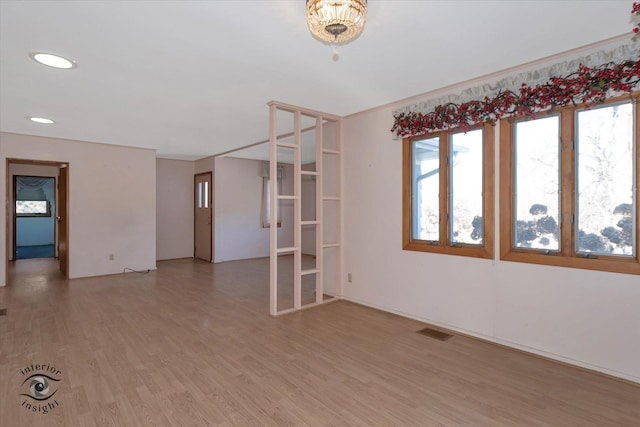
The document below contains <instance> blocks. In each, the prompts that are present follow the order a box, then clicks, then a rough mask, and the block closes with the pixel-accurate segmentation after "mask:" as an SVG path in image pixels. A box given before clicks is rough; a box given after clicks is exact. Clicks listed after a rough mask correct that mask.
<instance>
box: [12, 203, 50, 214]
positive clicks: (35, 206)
mask: <svg viewBox="0 0 640 427" xmlns="http://www.w3.org/2000/svg"><path fill="white" fill-rule="evenodd" d="M16 214H18V215H48V214H49V202H48V201H46V200H16Z"/></svg>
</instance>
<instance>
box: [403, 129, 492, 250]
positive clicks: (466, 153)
mask: <svg viewBox="0 0 640 427" xmlns="http://www.w3.org/2000/svg"><path fill="white" fill-rule="evenodd" d="M493 133H494V131H493V127H491V126H490V125H486V126H484V127H482V128H475V129H471V130H469V131H468V132H466V133H465V132H462V131H446V132H437V133H432V134H429V135H422V136H417V137H412V138H406V139H405V140H404V141H403V248H404V249H407V250H415V251H424V252H438V253H444V254H454V255H464V256H473V257H480V258H492V257H493V224H494V219H493V203H494V200H493V174H494V167H493V164H494V159H493V156H494V151H493Z"/></svg>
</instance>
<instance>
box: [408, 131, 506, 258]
mask: <svg viewBox="0 0 640 427" xmlns="http://www.w3.org/2000/svg"><path fill="white" fill-rule="evenodd" d="M476 129H482V130H483V135H482V137H483V196H484V198H483V232H484V235H483V239H482V242H483V243H482V245H474V244H463V243H456V244H452V243H451V242H449V230H448V227H449V226H450V223H449V221H448V220H447V219H448V217H449V181H450V176H451V175H450V171H449V164H448V162H447V158H448V156H449V135H450V134H452V133H458V132H460V129H450V130H447V131H441V132H433V133H429V134H424V135H417V136H413V137H408V138H404V139H403V140H402V248H403V249H404V250H409V251H420V252H432V253H439V254H446V255H460V256H468V257H475V258H489V259H493V257H494V226H495V224H494V222H495V220H494V187H495V185H494V184H495V182H494V179H495V154H494V153H495V151H494V140H495V129H494V127H493V126H492V125H490V124H485V125H482V126H476V127H473V128H470V129H469V130H476ZM433 137H438V138H440V144H439V146H440V148H439V150H440V153H439V157H440V159H439V160H440V161H439V168H440V174H439V175H440V200H439V206H440V222H439V227H440V230H439V231H440V232H439V235H440V239H439V241H438V242H430V241H425V240H418V239H414V238H413V236H412V230H411V227H412V214H413V206H412V199H413V198H412V191H413V182H412V181H413V174H412V170H413V161H412V144H413V142H414V141H415V140H419V139H425V138H433Z"/></svg>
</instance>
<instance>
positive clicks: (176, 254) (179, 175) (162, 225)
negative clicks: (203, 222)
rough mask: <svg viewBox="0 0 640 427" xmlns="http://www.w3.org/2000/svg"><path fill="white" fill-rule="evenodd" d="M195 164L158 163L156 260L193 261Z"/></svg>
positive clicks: (174, 161) (173, 161) (187, 162)
mask: <svg viewBox="0 0 640 427" xmlns="http://www.w3.org/2000/svg"><path fill="white" fill-rule="evenodd" d="M194 170H195V164H194V162H192V161H184V160H169V159H157V160H156V193H157V194H156V257H157V259H158V260H162V259H176V258H190V257H193V204H194V201H193V176H194Z"/></svg>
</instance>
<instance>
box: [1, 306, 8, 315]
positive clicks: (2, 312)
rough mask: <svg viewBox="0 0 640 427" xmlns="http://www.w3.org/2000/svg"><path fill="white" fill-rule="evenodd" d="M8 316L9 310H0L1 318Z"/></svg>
mask: <svg viewBox="0 0 640 427" xmlns="http://www.w3.org/2000/svg"><path fill="white" fill-rule="evenodd" d="M6 315H7V309H6V308H0V316H6Z"/></svg>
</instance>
